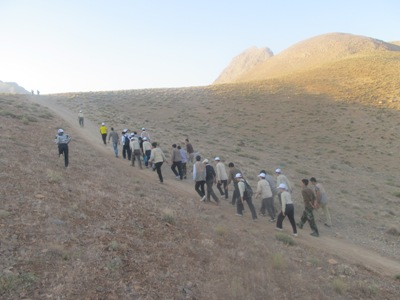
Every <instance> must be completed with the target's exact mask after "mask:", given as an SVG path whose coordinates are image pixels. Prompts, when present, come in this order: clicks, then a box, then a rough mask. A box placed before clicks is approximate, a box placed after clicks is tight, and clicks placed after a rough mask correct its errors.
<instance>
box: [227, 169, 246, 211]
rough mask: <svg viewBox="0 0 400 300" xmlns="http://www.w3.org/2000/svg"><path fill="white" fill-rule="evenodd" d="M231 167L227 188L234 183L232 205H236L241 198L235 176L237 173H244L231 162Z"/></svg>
mask: <svg viewBox="0 0 400 300" xmlns="http://www.w3.org/2000/svg"><path fill="white" fill-rule="evenodd" d="M228 167H229V174H228V182H227V186H228V185H229V184H230V183H231V182H233V187H234V190H233V193H232V202H231V203H232V205H235V204H236V202H237V199H238V198H239V188H238V183H237V181H236V180H235V176H236V174H237V173H240V174H241V173H242V172H241V171H240V170H239V169H238V168H236V167H235V164H234V163H233V162H230V163H229V164H228Z"/></svg>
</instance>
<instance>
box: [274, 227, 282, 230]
mask: <svg viewBox="0 0 400 300" xmlns="http://www.w3.org/2000/svg"><path fill="white" fill-rule="evenodd" d="M275 230H278V231H282V230H283V229H282V228H279V227H275Z"/></svg>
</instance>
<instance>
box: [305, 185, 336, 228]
mask: <svg viewBox="0 0 400 300" xmlns="http://www.w3.org/2000/svg"><path fill="white" fill-rule="evenodd" d="M310 181H311V184H312V185H314V189H315V196H316V198H317V207H321V208H322V211H323V213H324V215H325V223H324V225H325V226H327V227H331V226H332V219H331V214H330V212H329V208H328V196H327V194H326V192H325V189H324V187H323V185H322V184H321V183H320V182H317V179H315V177H311V178H310Z"/></svg>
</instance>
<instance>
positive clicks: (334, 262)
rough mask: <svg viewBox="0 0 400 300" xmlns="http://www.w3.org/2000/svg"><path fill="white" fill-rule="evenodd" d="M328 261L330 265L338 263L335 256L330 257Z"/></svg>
mask: <svg viewBox="0 0 400 300" xmlns="http://www.w3.org/2000/svg"><path fill="white" fill-rule="evenodd" d="M328 263H329V264H330V265H337V264H338V262H337V261H336V260H334V259H333V258H330V259H328Z"/></svg>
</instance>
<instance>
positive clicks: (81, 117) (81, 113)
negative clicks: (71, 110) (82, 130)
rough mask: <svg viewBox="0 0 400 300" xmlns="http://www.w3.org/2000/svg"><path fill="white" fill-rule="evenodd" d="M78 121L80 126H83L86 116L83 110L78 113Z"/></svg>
mask: <svg viewBox="0 0 400 300" xmlns="http://www.w3.org/2000/svg"><path fill="white" fill-rule="evenodd" d="M78 121H79V126H81V127H83V125H84V124H83V121H84V117H83V112H82V111H81V110H80V111H79V113H78Z"/></svg>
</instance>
